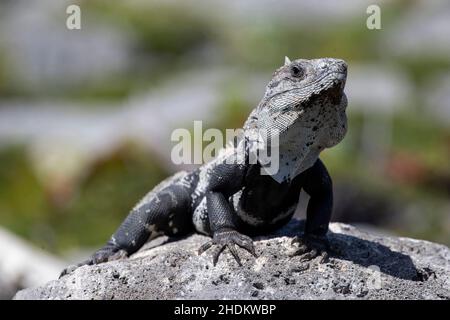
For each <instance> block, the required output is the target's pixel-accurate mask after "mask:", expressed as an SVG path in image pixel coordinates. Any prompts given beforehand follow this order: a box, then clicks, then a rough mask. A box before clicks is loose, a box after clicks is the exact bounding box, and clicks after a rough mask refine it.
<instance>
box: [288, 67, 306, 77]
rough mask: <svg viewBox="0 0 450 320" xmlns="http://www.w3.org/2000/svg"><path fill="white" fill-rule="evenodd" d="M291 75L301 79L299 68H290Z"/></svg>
mask: <svg viewBox="0 0 450 320" xmlns="http://www.w3.org/2000/svg"><path fill="white" fill-rule="evenodd" d="M291 74H292V75H293V76H294V77H296V78H301V77H303V69H302V68H300V67H299V66H292V67H291Z"/></svg>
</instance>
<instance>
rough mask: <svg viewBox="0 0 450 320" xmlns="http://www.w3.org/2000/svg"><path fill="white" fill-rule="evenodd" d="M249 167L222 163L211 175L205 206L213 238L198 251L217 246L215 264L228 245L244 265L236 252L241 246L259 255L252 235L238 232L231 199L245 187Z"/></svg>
mask: <svg viewBox="0 0 450 320" xmlns="http://www.w3.org/2000/svg"><path fill="white" fill-rule="evenodd" d="M246 169H247V167H246V166H245V165H239V164H219V165H217V166H216V167H215V168H214V169H213V170H211V171H210V175H209V191H208V192H207V193H206V195H205V196H206V207H207V211H208V219H209V224H210V229H211V233H212V237H213V238H212V240H210V241H208V242H206V243H205V244H203V245H202V246H201V247H200V248H199V251H198V253H199V254H202V253H203V252H205V251H206V250H208V249H209V248H211V247H212V246H215V247H216V251H215V252H214V255H213V264H214V265H216V263H217V261H218V259H219V256H220V254H221V253H222V252H223V251H224V250H225V249H226V248H228V250H229V251H230V253H231V254H232V255H233V257H234V258H235V259H236V261H237V263H238V264H239V265H242V263H241V259H240V258H239V254H238V251H237V247H236V246H238V247H241V248H243V249H245V250H247V251H248V252H250V253H251V254H252V255H254V256H256V253H255V248H254V246H253V241H252V239H251V238H250V237H248V236H246V235H243V234H241V233H239V232H238V231H237V225H236V222H235V219H234V217H235V213H234V211H233V208H232V207H231V206H230V203H229V202H228V198H229V197H230V196H231V195H233V194H234V193H236V192H237V191H238V190H240V189H241V188H242V186H243V185H244V180H245V173H246Z"/></svg>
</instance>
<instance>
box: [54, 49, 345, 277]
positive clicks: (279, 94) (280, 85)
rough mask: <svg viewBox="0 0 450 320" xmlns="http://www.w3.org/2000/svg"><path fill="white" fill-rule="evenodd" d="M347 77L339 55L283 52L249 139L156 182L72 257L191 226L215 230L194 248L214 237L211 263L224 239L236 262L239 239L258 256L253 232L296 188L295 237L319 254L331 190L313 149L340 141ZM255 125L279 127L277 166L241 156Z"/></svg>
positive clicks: (115, 249)
mask: <svg viewBox="0 0 450 320" xmlns="http://www.w3.org/2000/svg"><path fill="white" fill-rule="evenodd" d="M346 77H347V65H346V63H345V62H344V61H343V60H339V59H331V58H323V59H313V60H304V59H298V60H295V61H292V62H291V61H290V60H289V59H288V58H286V60H285V64H284V65H283V66H282V67H280V68H279V69H278V70H276V71H275V73H274V74H273V77H272V79H271V81H270V82H269V84H268V85H267V88H266V92H265V95H264V97H263V99H262V100H261V102H260V103H259V105H258V106H257V107H256V108H255V109H254V110H253V111H252V113H251V114H250V116H249V118H248V120H247V121H246V123H245V124H244V136H245V139H244V140H245V141H247V142H249V141H250V142H249V143H247V144H250V147H248V145H247V146H246V147H242V144H235V145H232V146H228V147H227V148H226V149H225V150H223V152H221V154H220V155H219V156H218V157H217V158H215V159H214V160H212V161H211V162H209V163H206V164H204V165H203V166H201V167H200V168H198V169H196V170H194V171H192V172H184V171H183V172H179V173H177V174H175V175H173V176H171V177H169V178H167V179H166V180H164V181H163V182H161V183H160V184H159V185H157V186H156V187H155V188H154V189H153V190H152V191H150V192H149V193H148V194H147V195H146V196H145V197H144V198H143V199H142V200H141V201H140V202H139V203H138V204H137V205H136V206H135V207H134V208H133V209H132V211H131V212H130V214H129V215H128V217H127V218H126V219H125V221H124V222H123V223H122V224H121V225H120V227H119V228H118V230H117V231H116V232H115V233H114V234H113V236H112V237H111V239H110V240H109V241H108V242H107V244H106V245H105V246H104V247H103V248H101V249H99V250H98V251H96V252H95V253H94V254H93V255H92V256H91V257H90V258H89V259H88V260H86V261H84V262H82V263H80V264H79V265H78V266H81V265H84V264H98V263H102V262H105V261H110V260H114V259H119V258H122V257H126V256H128V255H130V254H132V253H134V252H135V251H137V250H138V249H139V248H140V247H141V246H142V245H143V244H144V243H145V242H146V241H147V240H148V239H149V238H150V237H155V236H156V235H160V234H166V235H168V236H180V235H183V234H187V233H189V232H192V231H194V230H195V231H197V232H200V233H203V234H206V235H210V236H212V240H211V241H209V242H207V243H205V244H204V245H203V246H201V248H200V249H199V254H201V253H203V252H204V251H206V250H207V249H209V248H210V247H212V246H216V247H217V248H216V251H215V253H214V257H213V263H214V264H216V262H217V260H218V258H219V255H220V254H221V253H222V252H223V250H224V249H225V248H228V250H229V251H230V253H231V254H232V255H233V256H234V258H235V259H236V261H237V262H238V263H239V264H241V261H240V258H239V255H238V251H237V248H238V247H240V248H243V249H246V250H247V251H249V252H250V253H252V254H253V255H255V256H256V253H255V249H254V246H253V242H252V239H251V238H250V236H252V235H257V234H264V233H266V232H268V231H270V230H273V229H276V228H279V227H281V226H282V225H284V224H286V223H287V222H288V221H289V220H290V219H291V217H292V216H293V214H294V212H295V209H296V207H297V204H298V201H299V195H300V191H301V190H302V189H303V190H304V191H305V192H306V193H308V194H309V195H310V200H309V203H308V207H307V219H306V225H305V230H304V233H302V234H301V235H300V231H299V236H298V237H296V238H295V239H294V241H293V242H298V243H299V247H298V249H297V251H296V253H297V254H299V255H303V258H304V259H312V258H314V257H316V256H319V255H320V256H321V260H322V261H323V260H325V259H326V258H327V250H328V243H327V238H326V233H327V231H328V224H329V221H330V218H331V213H332V206H333V191H332V182H331V178H330V176H329V174H328V172H327V170H326V168H325V166H324V164H323V163H322V161H321V160H320V159H319V154H320V152H321V151H322V150H323V149H324V148H329V147H332V146H334V145H336V144H337V143H339V142H340V141H341V140H342V139H343V138H344V135H345V133H346V131H347V118H346V114H345V109H346V106H347V98H346V96H345V94H344V92H343V90H344V86H345V81H346ZM254 129H257V130H263V131H264V130H266V131H274V130H275V131H276V132H278V133H279V134H278V137H279V170H278V171H277V172H276V173H275V174H272V175H267V174H262V171H261V167H262V166H261V164H260V163H258V162H257V163H249V162H248V161H246V160H247V159H248V153H249V152H251V148H252V144H251V139H252V132H254ZM230 160H232V161H230ZM73 268H74V267H70V268H68V269H66V270H64V271H63V273H62V275H64V274H66V273H67V272H68V271H70V270H72V269H73Z"/></svg>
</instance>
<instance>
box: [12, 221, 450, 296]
mask: <svg viewBox="0 0 450 320" xmlns="http://www.w3.org/2000/svg"><path fill="white" fill-rule="evenodd" d="M300 228H303V222H299V221H297V220H293V221H292V222H291V223H289V224H288V225H287V226H286V227H284V228H283V229H281V230H279V231H278V232H276V233H274V234H271V235H270V236H267V237H263V238H259V239H257V240H256V241H255V245H256V249H257V252H258V254H259V257H258V258H257V259H256V260H255V259H254V258H253V257H252V256H250V255H249V254H247V253H242V254H241V257H242V260H243V264H244V266H243V267H238V265H237V263H236V262H235V261H234V260H233V258H232V257H231V256H230V255H229V254H228V253H227V252H224V253H223V255H222V256H221V259H220V260H219V263H218V264H217V266H216V267H213V266H212V262H211V261H212V258H211V253H210V252H209V251H207V252H206V253H205V254H203V255H202V256H197V249H198V247H199V246H200V245H201V244H202V243H204V242H205V241H207V240H208V238H206V237H204V236H201V235H192V236H189V237H187V238H184V239H181V240H177V241H169V240H168V239H165V238H159V239H157V240H155V241H159V243H158V242H155V241H153V242H150V243H148V244H147V245H146V246H145V247H144V248H143V249H142V250H141V251H139V252H138V253H137V254H135V255H133V256H132V257H131V258H130V259H125V260H121V261H114V262H109V263H105V264H100V265H95V266H84V267H81V268H79V269H77V270H75V271H74V272H73V273H72V274H70V275H68V276H66V277H64V278H62V279H60V280H54V281H51V282H49V283H47V284H46V285H44V286H40V287H36V288H29V289H25V290H22V291H20V292H18V293H17V295H16V296H15V299H450V280H449V279H450V250H449V248H447V247H446V246H443V245H439V244H434V243H431V242H427V241H422V240H414V239H408V238H397V237H388V236H380V235H374V234H371V233H368V232H364V231H361V230H358V229H356V228H355V227H353V226H350V225H345V224H340V223H333V224H331V232H330V239H331V241H332V244H333V247H334V250H335V251H336V254H334V255H333V256H332V257H331V258H330V260H329V262H328V263H326V264H322V265H319V264H318V263H317V261H312V262H310V263H305V262H301V261H300V258H299V257H290V256H289V252H291V251H292V247H291V246H290V241H291V237H292V236H293V235H294V234H295V233H296V230H299V229H300ZM161 242H162V245H161V246H157V247H155V245H157V244H161Z"/></svg>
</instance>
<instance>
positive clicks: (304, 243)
mask: <svg viewBox="0 0 450 320" xmlns="http://www.w3.org/2000/svg"><path fill="white" fill-rule="evenodd" d="M291 244H292V245H294V244H298V247H297V248H296V250H295V251H294V252H293V253H292V254H291V256H301V258H300V259H301V261H310V260H313V259H314V258H316V257H320V260H319V263H325V262H327V261H328V258H329V252H330V250H331V249H330V245H329V243H328V239H327V237H325V236H324V237H317V236H311V235H302V236H296V237H295V238H294V239H292V242H291Z"/></svg>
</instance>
